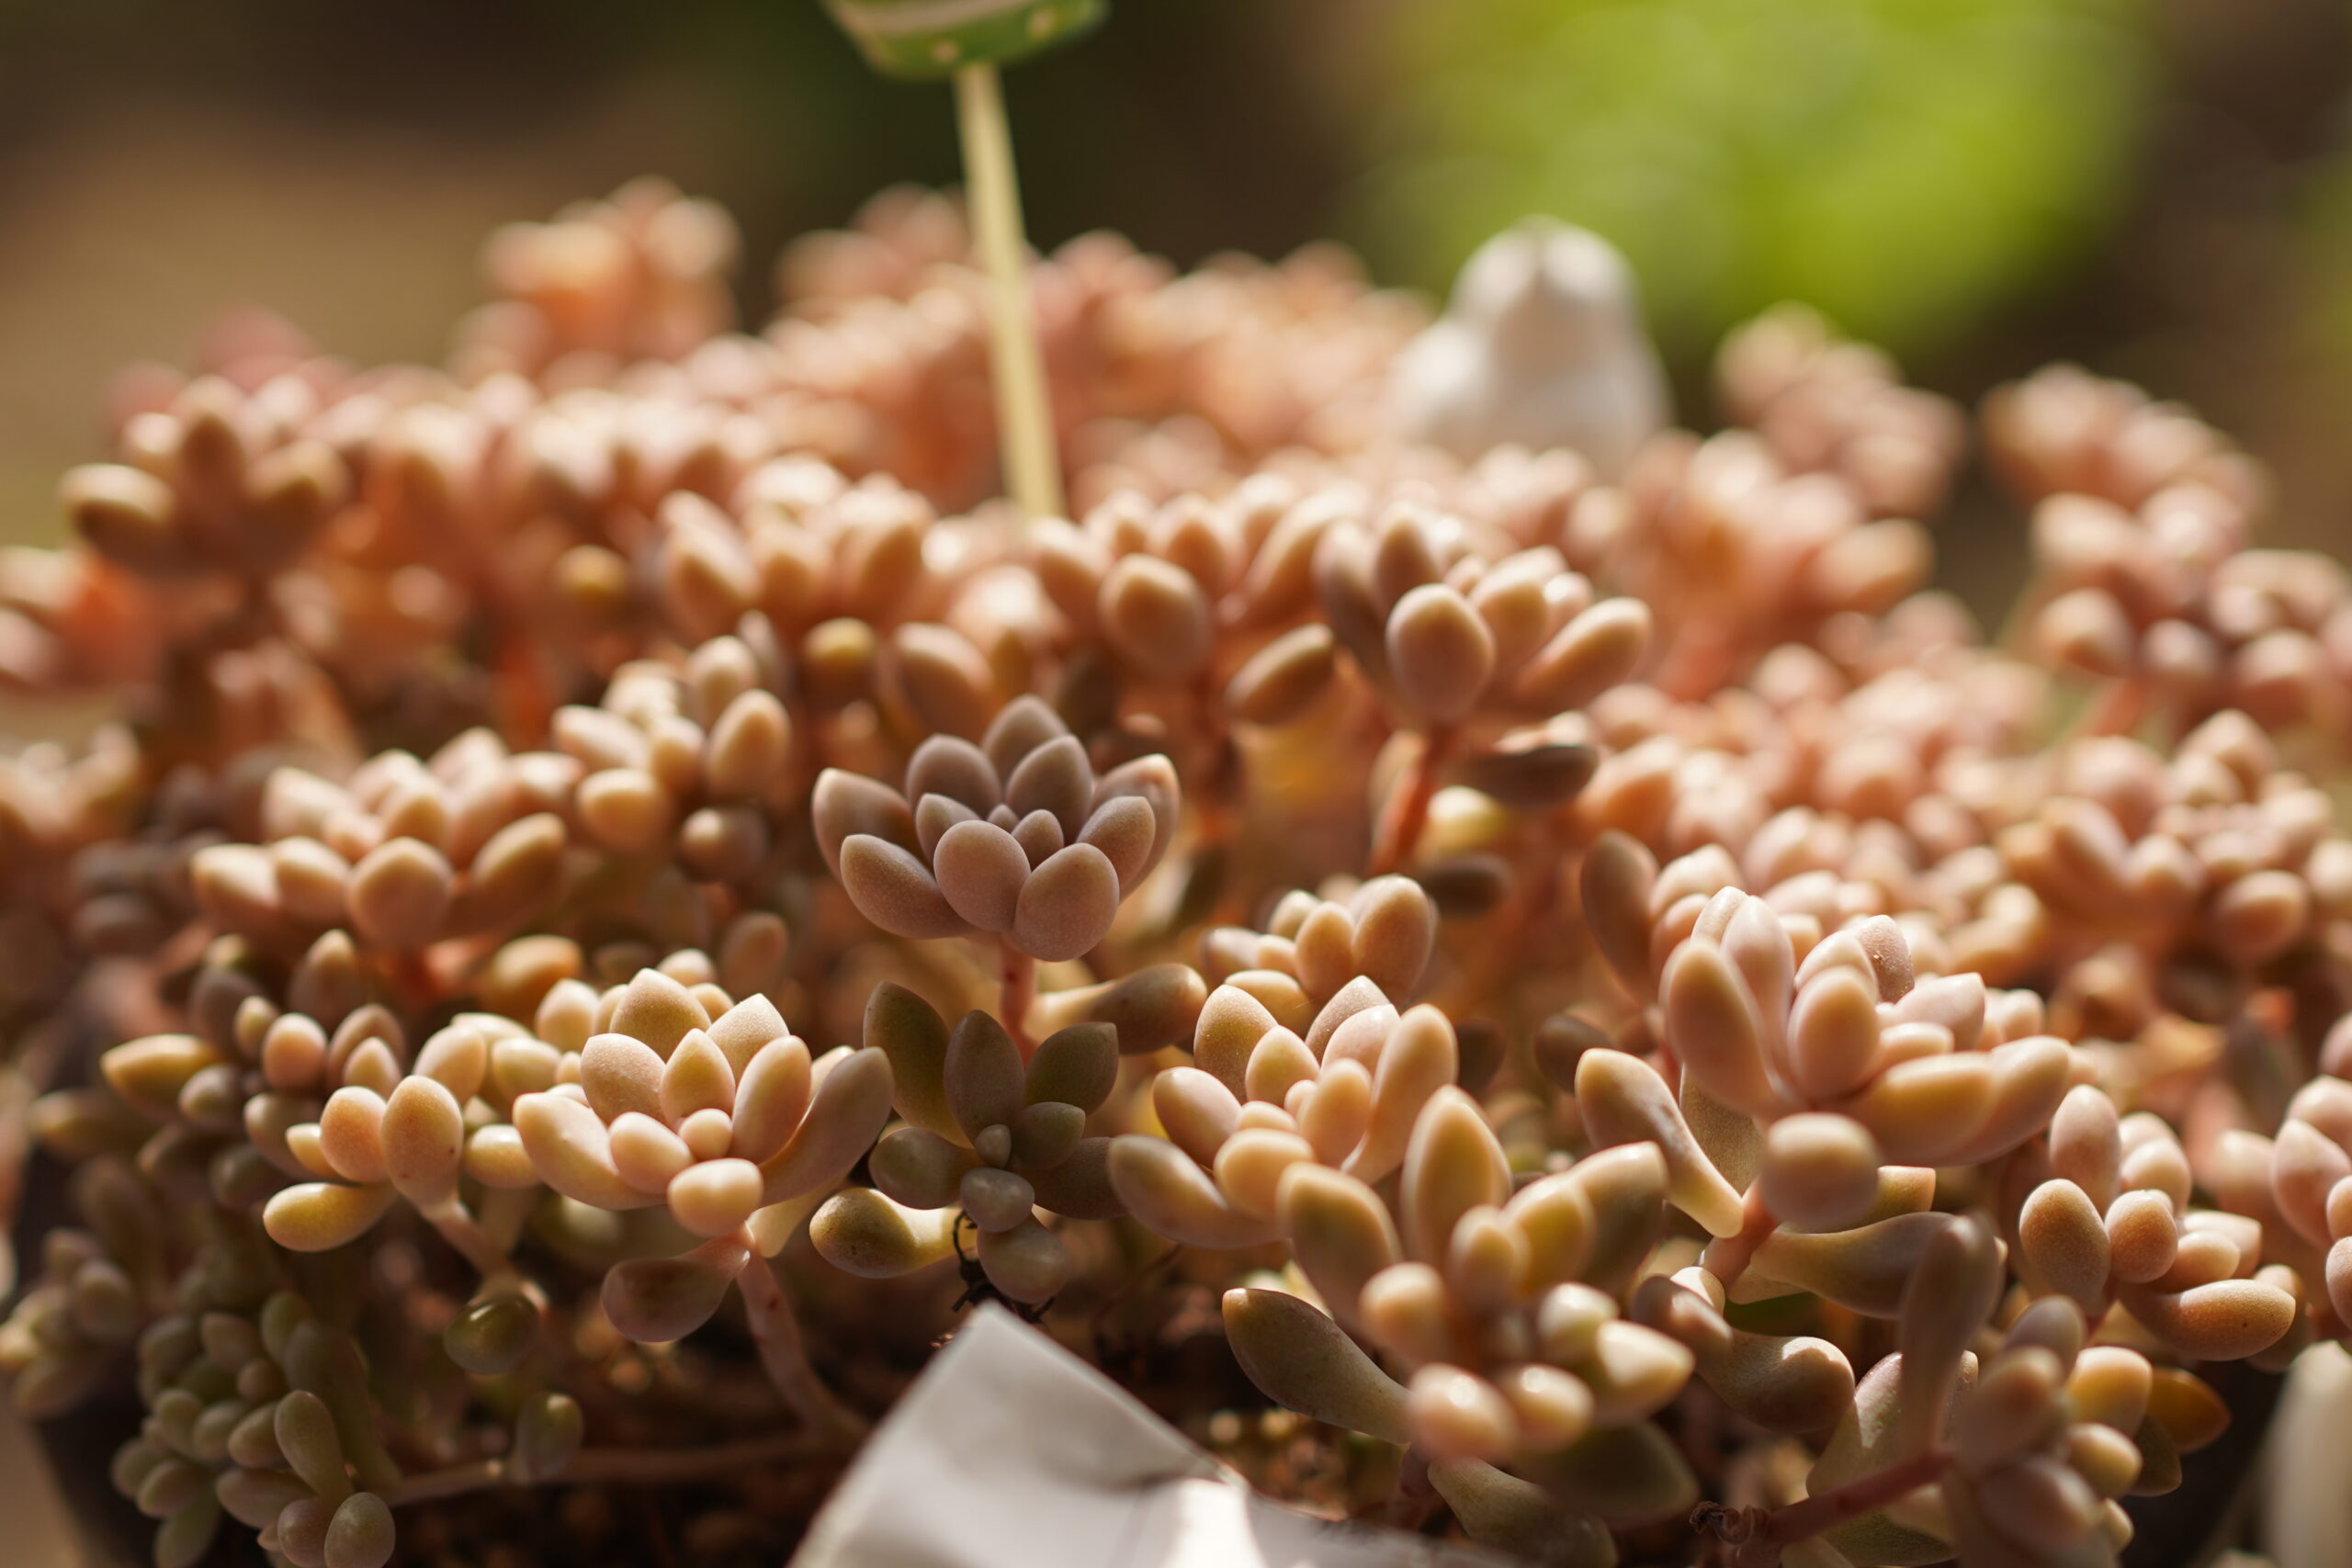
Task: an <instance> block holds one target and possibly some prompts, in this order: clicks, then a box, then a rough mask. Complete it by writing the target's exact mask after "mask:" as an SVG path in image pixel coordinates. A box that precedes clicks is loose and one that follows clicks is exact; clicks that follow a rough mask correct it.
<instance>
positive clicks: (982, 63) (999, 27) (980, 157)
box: [826, 0, 1110, 517]
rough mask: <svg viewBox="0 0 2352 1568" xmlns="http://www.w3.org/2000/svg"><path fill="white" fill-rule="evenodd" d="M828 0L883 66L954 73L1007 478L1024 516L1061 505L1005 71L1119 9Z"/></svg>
mask: <svg viewBox="0 0 2352 1568" xmlns="http://www.w3.org/2000/svg"><path fill="white" fill-rule="evenodd" d="M826 8H827V9H828V10H830V11H831V13H832V15H833V19H834V20H835V21H837V22H839V23H840V24H841V26H842V30H843V31H844V32H846V33H848V34H849V36H850V39H851V40H852V41H853V42H854V43H855V44H856V45H857V47H858V49H859V50H860V51H861V52H863V53H864V54H865V59H866V63H868V64H870V65H872V66H873V67H874V69H875V70H876V71H878V72H880V73H882V74H883V75H885V76H893V77H898V78H899V79H901V80H905V81H936V80H937V79H939V78H940V77H942V76H952V77H954V78H955V82H956V127H957V130H958V131H959V132H960V134H961V136H962V138H963V142H964V187H965V195H966V197H967V200H968V201H969V203H970V207H971V217H972V233H973V238H974V240H975V242H976V243H978V247H979V253H980V262H981V265H983V266H984V267H985V268H986V269H987V271H988V275H989V332H990V336H991V340H992V341H991V344H990V352H989V371H990V375H991V378H992V380H993V383H994V387H995V392H996V423H997V445H998V450H999V451H1000V453H1001V455H1002V460H1003V464H1004V484H1005V489H1006V491H1008V492H1009V493H1010V494H1011V496H1012V502H1013V504H1014V505H1015V506H1016V507H1018V508H1019V509H1020V511H1021V513H1022V514H1023V517H1058V516H1060V515H1061V514H1062V510H1063V502H1062V470H1061V457H1060V455H1059V453H1058V452H1057V451H1056V449H1055V447H1056V443H1055V440H1054V418H1053V408H1052V405H1051V403H1050V402H1049V401H1048V400H1047V398H1046V356H1045V353H1044V351H1043V350H1042V349H1041V348H1040V347H1039V346H1038V344H1037V322H1036V319H1035V316H1034V315H1033V314H1032V313H1031V311H1030V309H1029V277H1028V270H1029V246H1028V242H1027V241H1026V239H1024V238H1023V234H1022V225H1021V186H1020V183H1019V181H1018V179H1017V178H1016V177H1015V175H1014V174H1013V169H1012V131H1011V130H1010V129H1009V128H1008V127H1007V126H1006V124H1005V118H1004V85H1003V83H1002V81H1001V79H1000V77H999V76H998V69H999V68H1000V67H1001V66H1004V65H1009V64H1012V63H1013V62H1016V61H1022V60H1026V59H1027V58H1028V57H1029V56H1031V55H1033V54H1035V53H1037V52H1039V51H1042V50H1046V49H1052V48H1055V47H1057V46H1058V45H1060V44H1063V43H1066V42H1068V41H1069V39H1074V38H1077V37H1079V36H1080V35H1081V34H1083V33H1085V32H1086V31H1088V30H1089V29H1090V28H1093V27H1095V26H1097V25H1098V24H1100V23H1101V21H1102V20H1103V16H1104V14H1105V13H1106V12H1107V11H1108V10H1109V9H1110V7H1109V6H1108V4H1107V0H959V3H958V4H956V5H953V6H938V5H931V4H925V3H923V0H826Z"/></svg>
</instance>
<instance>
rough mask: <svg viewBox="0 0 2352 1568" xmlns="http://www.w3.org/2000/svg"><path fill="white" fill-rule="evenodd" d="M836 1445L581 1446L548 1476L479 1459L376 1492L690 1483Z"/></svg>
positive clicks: (804, 1439) (428, 1495)
mask: <svg viewBox="0 0 2352 1568" xmlns="http://www.w3.org/2000/svg"><path fill="white" fill-rule="evenodd" d="M837 1451H838V1450H837V1449H836V1447H835V1445H833V1444H831V1443H829V1442H820V1441H818V1440H817V1439H816V1438H814V1437H812V1436H811V1435H810V1434H809V1433H807V1432H793V1433H789V1434H786V1436H783V1437H776V1438H750V1439H747V1440H746V1441H743V1442H740V1443H718V1444H714V1445H713V1446H711V1447H709V1448H701V1449H583V1450H581V1451H580V1452H579V1453H577V1454H575V1455H573V1456H572V1460H571V1463H570V1464H568V1465H566V1466H564V1467H563V1469H562V1470H560V1471H559V1472H556V1473H554V1474H552V1475H531V1476H526V1475H518V1474H516V1473H515V1472H514V1470H513V1468H512V1466H511V1465H510V1463H509V1461H506V1460H504V1459H486V1460H479V1461H475V1462H474V1463H472V1464H458V1465H451V1466H450V1467H449V1468H448V1469H447V1470H434V1471H427V1472H424V1474H422V1475H408V1476H402V1477H401V1479H400V1480H399V1481H398V1482H396V1483H393V1484H392V1485H390V1486H388V1487H385V1488H382V1489H381V1491H380V1492H379V1495H381V1496H382V1497H383V1499H384V1501H385V1502H386V1503H389V1504H390V1505H391V1506H393V1507H395V1508H397V1507H400V1506H402V1505H404V1504H409V1503H429V1502H433V1501H435V1500H436V1499H438V1498H443V1497H462V1496H464V1495H467V1494H468V1493H471V1492H487V1491H489V1490H491V1489H492V1488H493V1487H499V1486H537V1485H542V1484H546V1483H550V1482H560V1483H563V1484H564V1485H567V1486H610V1485H623V1486H666V1485H670V1484H672V1483H677V1482H684V1481H693V1480H695V1479H696V1478H698V1477H700V1476H703V1475H707V1474H709V1473H711V1472H714V1471H721V1470H738V1469H741V1468H742V1467H743V1466H745V1465H754V1464H777V1463H786V1462H790V1461H799V1460H809V1459H817V1458H820V1457H822V1456H824V1455H826V1454H829V1453H833V1452H837Z"/></svg>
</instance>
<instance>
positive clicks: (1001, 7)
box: [825, 0, 1110, 80]
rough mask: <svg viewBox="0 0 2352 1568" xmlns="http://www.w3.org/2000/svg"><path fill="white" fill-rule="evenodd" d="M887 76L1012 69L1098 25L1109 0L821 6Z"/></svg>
mask: <svg viewBox="0 0 2352 1568" xmlns="http://www.w3.org/2000/svg"><path fill="white" fill-rule="evenodd" d="M825 6H826V9H828V10H830V11H831V12H832V14H833V20H835V21H837V22H839V23H840V24H841V25H842V31H844V32H846V33H848V34H849V36H850V37H851V38H852V39H854V40H855V41H856V43H857V47H858V48H859V49H860V50H862V51H865V58H866V60H867V61H868V62H870V63H871V64H872V65H873V67H874V68H875V69H876V71H879V72H881V73H882V74H884V75H885V76H898V77H904V78H909V79H915V80H928V79H933V78H936V77H941V76H947V75H952V74H953V73H955V72H956V71H957V70H958V69H960V68H961V67H963V66H967V65H980V64H988V65H1010V64H1012V62H1014V61H1016V60H1025V59H1027V58H1028V57H1029V56H1030V55H1033V54H1035V53H1038V52H1039V51H1043V50H1046V49H1050V48H1052V47H1053V46H1054V45H1055V44H1057V43H1060V42H1062V41H1063V40H1064V39H1072V38H1076V37H1077V36H1078V35H1079V34H1080V33H1082V32H1085V31H1086V30H1087V29H1088V28H1091V27H1093V26H1094V25H1095V24H1096V23H1097V22H1100V21H1101V20H1102V19H1103V16H1104V14H1105V13H1107V12H1108V11H1109V10H1110V0H825Z"/></svg>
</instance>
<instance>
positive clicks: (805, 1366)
mask: <svg viewBox="0 0 2352 1568" xmlns="http://www.w3.org/2000/svg"><path fill="white" fill-rule="evenodd" d="M740 1239H741V1244H742V1245H743V1246H745V1247H748V1248H749V1249H750V1252H751V1256H750V1257H748V1258H745V1259H744V1260H743V1267H742V1269H741V1270H740V1271H738V1272H737V1274H736V1276H735V1286H736V1289H737V1290H739V1291H741V1292H742V1296H743V1315H744V1317H745V1319H746V1320H747V1321H748V1322H749V1323H750V1324H751V1327H752V1344H753V1345H755V1346H757V1347H758V1348H759V1352H760V1364H761V1365H762V1366H763V1367H764V1368H766V1369H767V1374H768V1381H769V1382H773V1383H775V1387H776V1392H777V1393H781V1394H783V1395H784V1402H785V1403H786V1404H788V1405H790V1406H791V1407H792V1409H793V1411H794V1412H795V1414H797V1415H798V1416H799V1417H800V1418H801V1420H802V1421H804V1422H806V1423H807V1424H808V1427H809V1431H810V1432H811V1433H814V1434H819V1435H822V1436H827V1437H831V1438H834V1439H836V1440H839V1439H843V1438H857V1437H860V1436H863V1435H864V1433H865V1427H866V1423H865V1419H864V1418H863V1417H862V1416H857V1415H856V1414H854V1412H852V1411H851V1410H850V1409H849V1408H848V1407H847V1406H846V1405H844V1404H842V1402H841V1401H840V1400H838V1399H836V1398H834V1397H833V1391H832V1390H831V1389H829V1388H827V1387H826V1386H825V1384H824V1381H823V1380H822V1379H820V1377H818V1376H817V1369H816V1368H814V1367H812V1366H810V1365H809V1351H808V1348H807V1347H806V1346H804V1345H803V1344H802V1343H801V1338H800V1320H799V1319H798V1318H797V1317H796V1316H794V1315H793V1312H792V1303H791V1302H789V1301H787V1300H786V1298H785V1294H784V1288H783V1287H782V1286H780V1285H778V1284H777V1283H776V1282H775V1269H771V1268H770V1267H769V1266H768V1260H767V1259H766V1258H763V1257H762V1256H761V1255H760V1249H759V1248H758V1247H756V1246H752V1241H751V1237H750V1235H748V1234H746V1235H743V1236H742V1237H741V1238H740Z"/></svg>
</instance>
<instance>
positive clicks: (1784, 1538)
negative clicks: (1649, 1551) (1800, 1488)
mask: <svg viewBox="0 0 2352 1568" xmlns="http://www.w3.org/2000/svg"><path fill="white" fill-rule="evenodd" d="M1950 1463H1951V1455H1950V1454H1948V1453H1945V1452H1943V1451H1942V1450H1936V1449H1930V1450H1928V1452H1926V1453H1923V1454H1914V1455H1913V1456H1912V1457H1911V1458H1909V1459H1905V1460H1897V1461H1895V1462H1894V1463H1893V1464H1890V1465H1888V1466H1887V1467H1886V1468H1884V1469H1883V1470H1874V1471H1872V1472H1871V1473H1870V1474H1868V1475H1862V1476H1857V1477H1856V1478H1855V1479H1853V1480H1851V1481H1849V1482H1848V1483H1846V1484H1845V1485H1843V1486H1838V1487H1835V1488H1832V1489H1831V1490H1829V1491H1827V1492H1824V1493H1822V1494H1821V1495H1819V1496H1817V1497H1807V1498H1805V1499H1804V1500H1803V1501H1802V1502H1796V1503H1791V1504H1789V1505H1787V1506H1784V1507H1779V1508H1772V1509H1769V1510H1768V1509H1764V1508H1739V1509H1734V1508H1725V1507H1724V1506H1720V1505H1718V1504H1703V1505H1702V1506H1700V1508H1699V1510H1698V1511H1697V1512H1696V1513H1694V1514H1693V1515H1691V1525H1692V1527H1693V1528H1694V1529H1710V1530H1713V1532H1714V1535H1715V1538H1716V1539H1717V1540H1721V1541H1723V1542H1724V1545H1726V1546H1728V1547H1730V1548H1731V1553H1730V1557H1729V1568H1776V1564H1778V1563H1779V1562H1780V1561H1781V1551H1784V1550H1785V1549H1787V1548H1788V1547H1791V1546H1793V1545H1794V1544H1796V1543H1797V1542H1798V1541H1801V1540H1811V1539H1812V1538H1813V1537H1815V1536H1817V1535H1819V1534H1820V1533H1821V1532H1822V1531H1824V1530H1826V1529H1836V1528H1837V1527H1838V1526H1839V1525H1842V1524H1844V1523H1845V1522H1846V1521H1847V1520H1849V1519H1858V1518H1860V1517H1862V1516H1863V1515H1864V1514H1871V1513H1876V1512H1877V1511H1878V1510H1879V1509H1881V1508H1883V1507H1885V1506H1887V1505H1888V1504H1890V1503H1893V1502H1894V1501H1896V1500H1897V1499H1899V1498H1902V1497H1905V1496H1908V1495H1910V1494H1912V1493H1914V1492H1916V1491H1917V1490H1918V1489H1919V1488H1920V1487H1922V1486H1925V1485H1927V1484H1928V1483H1931V1482H1933V1481H1935V1480H1936V1479H1937V1478H1938V1477H1939V1476H1940V1475H1942V1474H1943V1472H1944V1468H1945V1467H1946V1466H1947V1465H1949V1464H1950Z"/></svg>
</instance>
